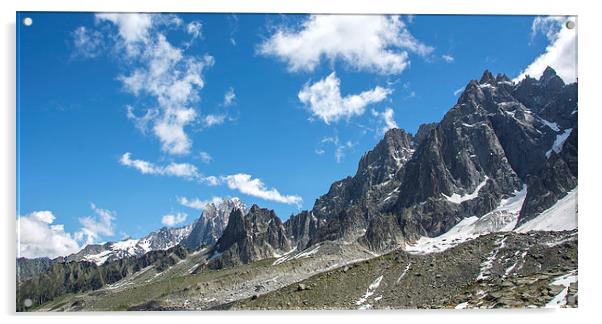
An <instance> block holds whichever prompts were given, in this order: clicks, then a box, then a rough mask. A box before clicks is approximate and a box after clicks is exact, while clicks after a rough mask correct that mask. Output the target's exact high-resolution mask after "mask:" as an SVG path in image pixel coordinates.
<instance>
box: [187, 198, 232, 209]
mask: <svg viewBox="0 0 602 324" xmlns="http://www.w3.org/2000/svg"><path fill="white" fill-rule="evenodd" d="M223 200H224V199H223V198H221V197H212V198H211V199H209V200H201V199H199V198H192V199H188V198H186V197H178V203H180V205H182V206H184V207H188V208H192V209H199V210H200V209H204V208H205V206H207V205H209V204H211V203H213V204H214V205H219V204H220V203H221V202H222V201H223Z"/></svg>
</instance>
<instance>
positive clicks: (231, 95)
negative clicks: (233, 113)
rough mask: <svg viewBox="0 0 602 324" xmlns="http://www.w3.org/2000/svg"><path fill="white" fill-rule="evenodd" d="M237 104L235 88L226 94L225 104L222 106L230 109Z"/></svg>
mask: <svg viewBox="0 0 602 324" xmlns="http://www.w3.org/2000/svg"><path fill="white" fill-rule="evenodd" d="M235 103H236V93H235V92H234V88H232V87H231V88H229V89H228V91H226V93H225V94H224V102H223V103H222V106H224V107H229V106H232V105H233V104H235Z"/></svg>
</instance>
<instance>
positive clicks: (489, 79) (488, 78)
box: [479, 70, 495, 84]
mask: <svg viewBox="0 0 602 324" xmlns="http://www.w3.org/2000/svg"><path fill="white" fill-rule="evenodd" d="M485 83H489V84H495V78H494V77H493V73H491V71H489V70H485V71H484V72H483V75H482V76H481V79H480V80H479V84H485Z"/></svg>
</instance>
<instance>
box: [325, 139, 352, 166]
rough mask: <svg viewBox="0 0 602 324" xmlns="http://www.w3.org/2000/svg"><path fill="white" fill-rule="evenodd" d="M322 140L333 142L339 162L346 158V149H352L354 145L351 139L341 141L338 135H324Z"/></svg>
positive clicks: (335, 156)
mask: <svg viewBox="0 0 602 324" xmlns="http://www.w3.org/2000/svg"><path fill="white" fill-rule="evenodd" d="M321 142H322V143H331V144H332V145H334V158H335V159H336V161H337V163H341V161H342V160H343V158H345V155H346V151H348V150H350V149H352V148H353V146H354V145H353V143H352V142H351V141H346V142H341V140H339V136H338V135H335V136H333V137H324V138H323V139H322V141H321Z"/></svg>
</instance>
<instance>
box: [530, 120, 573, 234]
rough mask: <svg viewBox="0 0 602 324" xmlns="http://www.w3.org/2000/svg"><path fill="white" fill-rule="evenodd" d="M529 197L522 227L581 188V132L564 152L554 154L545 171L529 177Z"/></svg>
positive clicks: (566, 145)
mask: <svg viewBox="0 0 602 324" xmlns="http://www.w3.org/2000/svg"><path fill="white" fill-rule="evenodd" d="M527 186H528V188H529V190H528V191H527V197H526V198H525V202H524V204H523V207H522V209H521V212H520V217H519V221H518V225H519V226H520V225H522V224H524V223H525V222H527V221H528V220H530V219H533V218H534V217H536V216H537V215H539V214H540V213H541V212H543V211H545V210H546V209H548V208H550V207H552V206H553V205H554V203H556V202H557V201H558V200H560V199H562V198H563V197H564V196H566V194H567V192H569V191H570V190H572V189H573V188H575V186H577V129H576V128H575V129H573V130H572V133H571V135H570V136H569V137H568V139H567V141H566V142H565V143H564V147H563V150H562V151H561V152H560V153H559V154H557V153H555V152H553V153H552V154H551V156H550V158H549V159H548V160H547V161H546V162H545V164H544V166H543V168H541V170H539V171H538V172H537V173H535V174H532V175H529V177H528V178H527Z"/></svg>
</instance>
